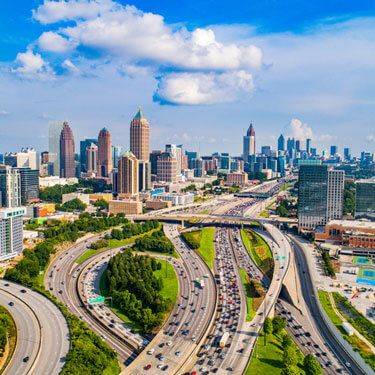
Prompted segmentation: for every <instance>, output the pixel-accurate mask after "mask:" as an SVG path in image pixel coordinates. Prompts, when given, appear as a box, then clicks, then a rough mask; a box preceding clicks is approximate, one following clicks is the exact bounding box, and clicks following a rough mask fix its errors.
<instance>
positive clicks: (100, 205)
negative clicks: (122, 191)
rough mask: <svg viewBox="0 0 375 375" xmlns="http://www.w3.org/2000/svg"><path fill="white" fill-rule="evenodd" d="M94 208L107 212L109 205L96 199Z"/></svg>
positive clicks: (102, 200)
mask: <svg viewBox="0 0 375 375" xmlns="http://www.w3.org/2000/svg"><path fill="white" fill-rule="evenodd" d="M94 206H95V207H97V209H98V211H103V210H108V207H109V203H108V202H107V201H106V200H104V199H98V200H97V201H96V202H95V203H94Z"/></svg>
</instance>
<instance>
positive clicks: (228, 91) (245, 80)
mask: <svg viewBox="0 0 375 375" xmlns="http://www.w3.org/2000/svg"><path fill="white" fill-rule="evenodd" d="M253 90H254V83H253V77H252V75H251V74H250V73H247V72H245V71H242V70H240V71H235V72H229V73H209V74H205V73H170V74H167V75H165V76H163V77H162V78H161V79H160V81H159V86H158V89H157V91H156V93H155V96H156V98H157V100H159V101H161V102H167V103H175V104H188V105H194V104H214V103H225V102H231V101H234V100H236V99H239V97H240V96H241V97H246V96H250V95H251V93H252V92H253Z"/></svg>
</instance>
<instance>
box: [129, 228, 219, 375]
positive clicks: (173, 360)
mask: <svg viewBox="0 0 375 375" xmlns="http://www.w3.org/2000/svg"><path fill="white" fill-rule="evenodd" d="M164 232H165V234H166V236H167V237H168V238H169V239H170V240H171V241H172V243H173V245H174V246H175V249H176V251H177V252H178V253H179V254H180V256H181V259H182V260H183V261H181V264H180V268H179V269H180V272H179V274H178V276H179V283H180V284H179V296H178V300H177V304H176V306H175V308H174V310H173V311H172V313H171V316H170V318H169V320H168V321H167V323H166V324H165V325H164V327H163V329H162V330H161V331H159V333H158V334H157V335H156V336H155V338H154V339H153V340H152V341H151V343H150V344H149V345H148V346H147V347H146V349H145V350H144V351H143V352H142V353H141V354H140V355H139V357H138V358H137V359H136V360H135V361H134V362H133V363H132V364H131V365H130V366H129V368H128V369H126V371H125V372H124V373H126V374H134V375H135V374H141V373H145V371H149V372H150V374H158V373H161V374H162V373H167V374H175V373H178V372H179V371H180V370H181V369H182V368H184V367H185V365H186V363H187V362H188V361H189V360H191V358H193V356H194V352H195V351H196V349H197V348H198V345H199V343H200V341H201V340H202V338H203V337H204V336H205V334H206V331H207V329H208V324H209V323H210V321H211V318H212V314H213V311H214V309H215V302H216V287H215V282H214V279H213V276H212V274H211V272H210V270H209V268H208V267H207V265H206V264H205V263H204V262H203V260H202V259H201V258H200V257H199V256H198V255H197V254H196V253H195V251H193V250H191V249H190V248H188V247H187V245H186V244H185V243H184V242H183V241H182V240H181V238H180V235H179V232H178V230H177V226H176V225H169V224H165V225H164ZM198 279H199V280H202V279H203V280H204V286H203V288H202V287H201V286H199V284H198V283H197V280H198Z"/></svg>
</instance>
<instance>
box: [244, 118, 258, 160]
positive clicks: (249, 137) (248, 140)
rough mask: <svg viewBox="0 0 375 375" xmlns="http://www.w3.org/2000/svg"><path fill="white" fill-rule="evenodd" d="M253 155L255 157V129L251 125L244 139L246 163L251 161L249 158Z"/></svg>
mask: <svg viewBox="0 0 375 375" xmlns="http://www.w3.org/2000/svg"><path fill="white" fill-rule="evenodd" d="M251 155H255V129H254V127H253V124H250V126H249V128H248V129H247V132H246V135H245V136H244V137H243V153H242V157H243V160H244V161H245V163H247V162H248V161H249V156H251Z"/></svg>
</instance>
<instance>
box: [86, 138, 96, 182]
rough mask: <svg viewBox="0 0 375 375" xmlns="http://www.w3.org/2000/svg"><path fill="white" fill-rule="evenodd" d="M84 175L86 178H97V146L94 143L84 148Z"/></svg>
mask: <svg viewBox="0 0 375 375" xmlns="http://www.w3.org/2000/svg"><path fill="white" fill-rule="evenodd" d="M85 153H86V157H85V160H86V175H87V176H88V177H96V176H98V167H99V162H98V146H97V145H96V144H95V143H91V145H90V146H87V147H86V152H85Z"/></svg>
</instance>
